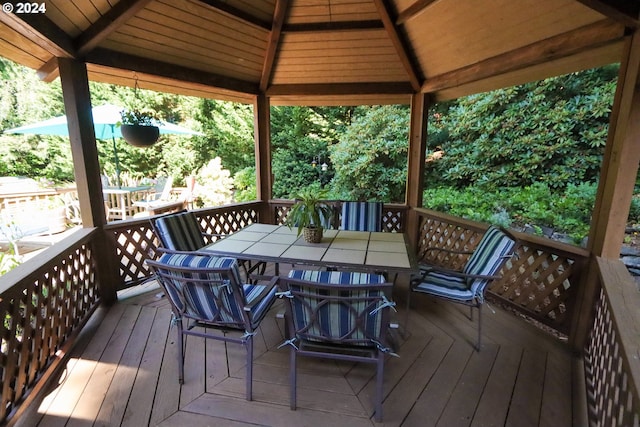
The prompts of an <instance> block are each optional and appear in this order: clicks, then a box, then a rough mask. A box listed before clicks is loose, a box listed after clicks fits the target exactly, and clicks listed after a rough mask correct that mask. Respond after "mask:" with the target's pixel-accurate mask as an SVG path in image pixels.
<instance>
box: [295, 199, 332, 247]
mask: <svg viewBox="0 0 640 427" xmlns="http://www.w3.org/2000/svg"><path fill="white" fill-rule="evenodd" d="M326 196H327V192H326V190H321V189H318V188H313V187H309V188H307V189H305V190H302V191H301V192H300V193H299V194H298V195H297V196H296V198H295V200H296V203H295V205H293V207H292V208H291V210H290V211H289V214H288V215H287V220H286V221H285V224H286V225H288V226H289V228H292V227H298V236H299V235H300V234H301V233H302V234H303V236H304V239H305V241H307V242H309V243H320V241H321V240H322V220H323V219H325V218H331V216H332V215H333V210H332V209H331V207H330V206H329V205H327V204H326V203H325V202H324V201H323V200H324V199H326Z"/></svg>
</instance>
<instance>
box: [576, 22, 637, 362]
mask: <svg viewBox="0 0 640 427" xmlns="http://www.w3.org/2000/svg"><path fill="white" fill-rule="evenodd" d="M639 73H640V32H638V31H636V32H635V33H634V34H633V35H632V36H628V37H627V39H626V40H625V45H624V51H623V57H622V62H621V64H620V72H619V75H618V85H617V89H616V95H615V99H614V102H613V108H612V111H611V119H610V121H609V136H608V139H607V146H606V149H605V154H604V159H603V164H602V171H601V172H600V182H599V184H598V192H597V197H596V204H595V207H594V210H593V219H592V222H591V230H590V233H589V250H590V252H591V254H592V259H591V260H590V262H589V267H588V268H587V271H586V274H584V275H583V280H582V283H581V286H580V293H579V295H578V300H577V304H578V305H577V307H576V309H577V310H578V311H576V314H577V316H575V319H576V320H575V321H574V323H573V325H572V334H571V341H572V345H573V346H574V349H575V350H577V351H580V350H581V349H582V347H583V345H584V342H585V340H586V338H587V336H588V331H589V329H590V325H591V318H592V313H593V303H594V301H595V298H596V293H597V291H598V289H597V276H598V273H597V267H596V264H595V260H594V259H593V256H599V257H602V258H609V259H618V258H619V257H620V249H621V248H622V242H623V240H624V233H625V227H626V225H627V217H628V215H629V208H630V206H631V197H632V195H633V190H634V187H635V182H636V176H637V174H638V164H639V162H640V89H639V87H638V83H639V81H638V77H639Z"/></svg>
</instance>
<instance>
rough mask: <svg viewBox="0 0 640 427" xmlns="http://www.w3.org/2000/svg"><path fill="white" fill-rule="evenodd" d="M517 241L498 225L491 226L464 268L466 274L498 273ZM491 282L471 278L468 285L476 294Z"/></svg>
mask: <svg viewBox="0 0 640 427" xmlns="http://www.w3.org/2000/svg"><path fill="white" fill-rule="evenodd" d="M514 245H515V242H514V241H513V239H512V238H511V237H509V236H507V235H506V234H505V233H503V232H502V231H501V230H500V229H499V228H498V227H495V226H493V225H492V226H490V227H489V228H488V229H487V231H486V232H485V233H484V236H482V239H481V240H480V243H478V246H477V247H476V249H475V250H474V251H473V254H472V255H471V257H469V260H468V261H467V263H466V264H465V266H464V268H463V269H462V272H463V273H466V274H482V275H485V276H493V275H495V274H497V273H498V270H499V269H500V267H501V266H502V263H503V262H504V260H505V258H506V257H508V256H509V255H510V254H511V252H512V251H513V247H514ZM488 283H489V282H488V281H487V280H484V279H470V280H469V281H468V287H469V289H471V291H472V292H473V293H474V294H476V295H481V294H482V293H483V292H484V288H485V287H486V286H487V284H488Z"/></svg>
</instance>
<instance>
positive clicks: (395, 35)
mask: <svg viewBox="0 0 640 427" xmlns="http://www.w3.org/2000/svg"><path fill="white" fill-rule="evenodd" d="M373 2H374V3H375V5H376V8H377V9H378V13H379V14H380V18H381V19H382V24H383V25H384V28H385V30H387V34H388V35H389V38H390V39H391V44H392V45H393V47H394V48H395V50H396V52H397V53H398V57H399V58H400V62H401V63H402V66H403V67H404V69H405V71H406V72H407V76H408V77H409V82H410V83H411V86H412V87H413V89H414V90H415V91H416V92H418V91H419V90H420V79H419V77H418V72H417V71H416V70H417V68H416V66H415V64H414V63H413V61H412V60H411V58H410V57H409V54H408V53H407V52H409V50H408V49H407V48H406V46H407V43H406V41H405V40H404V37H402V36H401V35H400V33H399V32H398V28H397V27H396V26H395V25H394V23H393V20H392V19H391V16H390V14H389V9H388V6H387V4H386V2H385V0H373Z"/></svg>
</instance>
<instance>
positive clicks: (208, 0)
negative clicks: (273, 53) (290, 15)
mask: <svg viewBox="0 0 640 427" xmlns="http://www.w3.org/2000/svg"><path fill="white" fill-rule="evenodd" d="M197 1H199V2H200V3H203V4H206V5H207V6H210V7H212V8H214V9H217V10H218V11H220V12H223V13H226V14H227V15H229V16H232V17H234V18H237V19H240V20H241V21H245V22H246V23H248V24H252V25H255V26H256V27H259V28H262V29H263V30H267V31H271V22H265V21H262V20H260V19H258V18H256V17H255V16H253V15H251V14H249V13H247V12H245V11H243V10H240V9H238V8H236V7H233V6H231V5H229V4H228V3H227V1H225V0H197Z"/></svg>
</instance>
